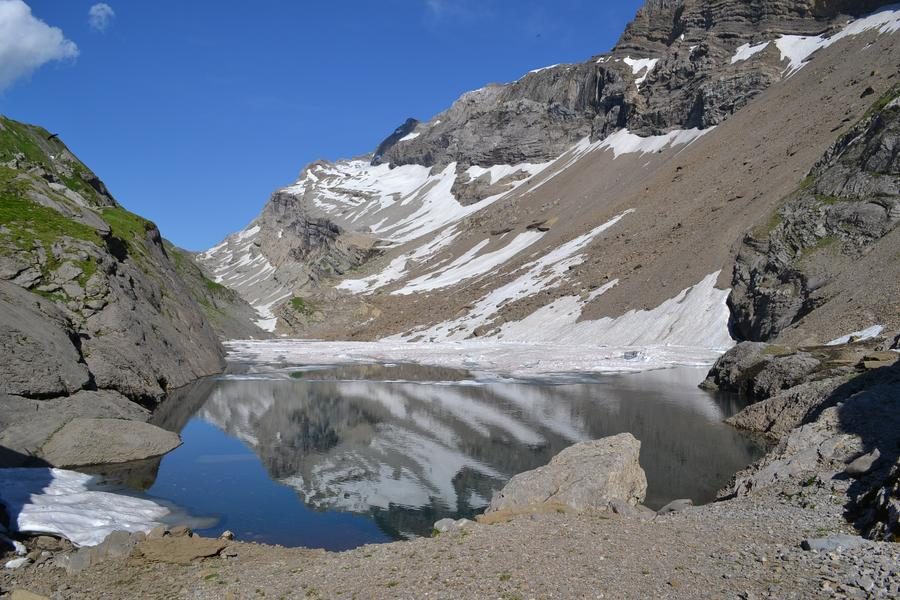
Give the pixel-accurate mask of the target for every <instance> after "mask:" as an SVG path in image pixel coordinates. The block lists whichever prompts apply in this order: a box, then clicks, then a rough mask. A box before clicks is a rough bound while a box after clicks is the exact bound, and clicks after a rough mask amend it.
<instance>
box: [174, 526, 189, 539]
mask: <svg viewBox="0 0 900 600" xmlns="http://www.w3.org/2000/svg"><path fill="white" fill-rule="evenodd" d="M168 535H170V536H171V537H176V538H180V537H191V536H192V535H194V532H193V531H192V530H191V528H190V527H188V526H186V525H175V526H174V527H170V528H169V531H168Z"/></svg>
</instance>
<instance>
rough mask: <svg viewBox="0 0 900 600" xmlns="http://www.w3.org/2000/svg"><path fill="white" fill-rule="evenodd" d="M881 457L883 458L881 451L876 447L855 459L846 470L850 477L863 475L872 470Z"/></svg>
mask: <svg viewBox="0 0 900 600" xmlns="http://www.w3.org/2000/svg"><path fill="white" fill-rule="evenodd" d="M879 458H881V452H880V451H879V450H878V448H875V449H874V450H872V451H871V452H869V453H867V454H863V455H862V456H860V457H858V458H856V459H854V460H853V462H851V463H850V464H848V465H847V468H846V469H844V472H845V473H846V474H847V475H849V476H850V477H862V476H863V475H865V474H866V473H868V472H869V471H871V470H872V467H873V466H874V465H875V463H876V462H877V461H878V459H879Z"/></svg>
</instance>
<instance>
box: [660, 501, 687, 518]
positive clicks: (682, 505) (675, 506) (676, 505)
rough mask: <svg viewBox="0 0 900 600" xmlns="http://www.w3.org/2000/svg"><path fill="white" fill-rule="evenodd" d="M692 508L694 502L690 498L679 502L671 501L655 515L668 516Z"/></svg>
mask: <svg viewBox="0 0 900 600" xmlns="http://www.w3.org/2000/svg"><path fill="white" fill-rule="evenodd" d="M693 506H694V501H693V500H691V499H690V498H684V499H681V500H672V501H671V502H669V503H668V504H666V505H665V506H663V507H662V508H660V509H659V510H658V511H656V514H658V515H668V514H671V513H676V512H682V511H684V510H687V509H689V508H691V507H693Z"/></svg>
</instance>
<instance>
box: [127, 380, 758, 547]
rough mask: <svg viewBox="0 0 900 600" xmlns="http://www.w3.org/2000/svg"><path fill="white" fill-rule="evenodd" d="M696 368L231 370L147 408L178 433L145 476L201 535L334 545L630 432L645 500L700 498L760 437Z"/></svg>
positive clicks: (410, 524) (419, 528)
mask: <svg viewBox="0 0 900 600" xmlns="http://www.w3.org/2000/svg"><path fill="white" fill-rule="evenodd" d="M702 376H703V371H700V370H697V369H669V370H662V371H651V372H646V373H638V374H627V375H604V376H597V377H592V378H584V377H581V378H580V379H571V378H568V379H567V378H556V379H546V380H534V381H527V382H523V381H494V382H482V383H476V382H473V381H471V380H470V379H469V377H470V376H469V375H468V374H467V373H465V372H462V371H454V370H448V369H440V368H431V367H422V366H415V365H365V366H359V365H357V366H345V367H327V368H323V367H316V368H307V369H302V368H289V367H284V366H282V367H280V368H272V369H271V370H270V371H268V372H262V373H260V372H255V373H252V374H249V373H244V374H241V373H235V374H232V375H226V376H222V377H217V378H212V379H207V380H204V381H202V382H199V383H198V384H196V385H194V386H193V387H192V388H190V389H188V390H185V391H184V392H183V393H182V394H181V396H180V397H177V398H174V399H173V400H171V401H170V402H168V403H167V404H166V405H165V406H164V407H162V409H161V410H160V411H159V412H158V413H157V415H156V416H155V423H156V424H158V425H160V426H163V427H166V428H169V429H172V430H175V431H179V432H180V433H181V435H182V438H183V439H184V445H183V446H181V447H180V448H178V449H177V450H175V451H174V452H172V453H170V454H168V455H167V456H165V457H164V458H163V459H162V462H161V463H160V465H159V468H158V471H157V473H156V476H155V480H152V479H151V480H149V481H145V482H144V484H143V485H142V487H144V489H145V491H146V493H147V494H149V495H150V496H151V497H154V498H158V499H161V500H165V501H166V502H168V503H172V504H174V505H176V506H179V507H181V508H183V509H185V510H187V511H188V512H189V513H191V514H192V515H195V516H199V517H206V518H207V519H206V520H205V522H204V524H203V525H201V526H200V527H199V528H197V529H198V531H199V533H201V534H203V535H217V534H219V533H221V532H222V531H224V530H226V529H228V530H231V531H233V532H234V533H235V534H236V535H237V537H238V539H241V540H244V541H261V542H267V543H272V544H283V545H289V546H300V545H302V546H308V547H319V548H327V549H332V550H339V549H346V548H352V547H355V546H359V545H361V544H366V543H373V542H383V541H390V540H394V539H400V538H408V537H412V536H417V535H428V534H429V533H430V532H431V529H432V525H433V523H434V522H435V521H437V520H438V519H441V518H444V517H457V518H458V517H472V516H473V515H475V514H478V513H480V512H482V511H483V510H484V508H485V507H486V505H487V503H488V502H489V501H490V498H491V495H492V494H493V493H494V491H496V490H499V489H500V488H501V487H503V484H504V483H505V482H506V481H507V480H508V479H509V478H510V477H512V476H513V475H515V474H516V473H519V472H521V471H525V470H528V469H533V468H535V467H538V466H541V465H543V464H546V463H547V462H548V461H549V460H550V459H551V458H552V457H553V456H554V455H555V454H556V453H558V452H559V451H560V450H562V449H563V448H565V447H567V446H569V445H571V444H573V443H576V442H579V441H583V440H589V439H595V438H600V437H604V436H608V435H614V434H617V433H621V432H624V431H629V432H631V433H633V434H634V435H635V436H636V437H637V438H638V439H639V440H641V442H642V449H641V457H640V461H641V465H642V466H643V468H644V470H645V471H646V473H647V479H648V484H649V488H648V493H647V501H646V504H647V505H648V506H650V507H654V508H655V507H659V506H661V505H663V504H665V503H666V502H668V501H670V500H672V499H675V498H692V499H693V500H694V501H695V502H697V503H702V502H708V501H710V500H711V499H713V498H714V496H715V493H716V490H717V489H719V488H720V487H722V486H723V485H724V484H726V483H727V482H728V480H729V478H730V477H731V475H732V474H733V473H734V472H735V471H737V470H738V469H740V468H742V467H744V466H746V465H747V464H749V463H750V462H752V461H753V460H754V459H755V458H757V457H758V456H759V455H760V454H761V453H762V451H763V448H762V447H760V446H759V445H758V444H757V443H755V442H754V441H752V440H750V439H749V438H747V437H744V436H743V435H741V434H740V433H739V432H737V431H735V430H733V429H732V428H730V427H728V426H727V425H725V424H723V423H722V420H723V419H724V418H727V417H728V416H730V415H731V414H733V413H734V412H736V411H737V410H739V409H740V408H741V406H739V405H738V404H737V403H736V401H735V400H734V399H727V398H722V397H718V396H715V395H713V394H710V393H708V392H704V391H702V390H699V389H698V388H697V382H698V381H699V380H700V379H702Z"/></svg>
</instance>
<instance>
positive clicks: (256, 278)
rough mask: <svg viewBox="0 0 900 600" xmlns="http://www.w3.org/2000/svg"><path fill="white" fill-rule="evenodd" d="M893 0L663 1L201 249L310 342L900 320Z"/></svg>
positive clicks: (690, 342)
mask: <svg viewBox="0 0 900 600" xmlns="http://www.w3.org/2000/svg"><path fill="white" fill-rule="evenodd" d="M885 4H886V3H885V2H849V1H835V2H823V1H818V0H816V1H810V0H759V1H755V2H737V1H728V0H722V1H718V2H710V1H708V0H650V1H648V2H647V3H646V5H645V6H644V7H643V8H642V9H641V10H640V11H639V13H638V14H637V16H636V18H635V20H634V21H633V22H632V23H631V24H630V25H629V26H628V27H627V29H626V31H625V33H624V34H623V36H622V38H621V39H620V41H619V42H618V44H617V45H616V46H615V47H614V48H613V49H612V50H611V51H610V52H609V53H606V54H601V55H598V56H595V57H592V58H591V59H590V60H588V61H586V62H584V63H579V64H571V65H554V66H551V67H546V68H543V69H537V70H535V71H532V72H530V73H527V74H526V75H524V76H523V77H522V78H521V79H519V80H518V81H515V82H512V83H509V84H505V85H488V86H486V87H484V88H482V89H479V90H476V91H473V92H469V93H467V94H465V95H463V96H462V97H461V98H459V99H458V100H457V101H456V102H454V103H453V104H452V105H451V107H450V108H449V109H447V110H446V111H444V112H443V113H441V114H438V115H436V116H435V117H433V118H432V119H430V120H428V121H426V122H419V121H417V120H415V119H410V120H407V121H406V122H405V124H404V125H403V126H401V127H400V128H398V129H397V130H396V131H395V132H393V133H392V134H391V136H389V137H388V138H387V139H386V140H385V141H384V142H383V143H382V144H380V145H379V147H378V148H377V150H376V151H375V152H373V153H372V154H371V155H368V156H364V157H358V158H355V159H350V160H340V161H336V162H324V161H320V162H316V163H313V164H311V165H309V166H307V167H306V168H305V169H304V170H303V171H302V173H301V175H300V177H299V179H298V180H297V182H296V183H295V184H293V185H291V186H288V187H286V188H284V189H282V190H279V191H277V192H276V193H275V194H274V195H273V196H272V198H271V199H270V201H269V202H268V203H267V204H266V206H265V207H264V208H263V210H262V213H261V214H260V215H259V216H258V217H257V218H256V219H255V220H254V221H253V222H252V223H250V225H248V227H247V228H245V229H244V230H243V231H241V232H239V233H236V234H233V235H231V236H229V237H228V238H226V239H225V240H224V241H223V242H222V243H221V244H219V245H217V246H215V247H214V248H211V249H209V250H208V251H206V252H204V253H201V254H199V255H198V256H197V257H196V258H197V260H198V262H199V264H200V265H201V266H202V268H203V269H204V270H205V271H206V272H207V273H209V274H210V276H211V277H213V278H214V279H215V280H216V281H217V282H219V283H221V284H223V285H225V286H228V287H230V288H232V289H234V290H235V291H237V292H238V293H239V294H241V295H242V296H243V297H244V298H245V299H246V300H247V301H248V302H249V303H250V304H251V305H253V306H254V308H256V309H257V311H258V312H259V317H258V321H259V324H260V325H262V326H264V327H266V328H267V329H270V330H274V331H277V332H279V333H283V334H291V335H296V336H303V337H313V338H326V339H329V338H330V339H365V340H373V339H385V338H388V339H397V340H399V339H404V340H435V341H438V340H447V339H455V340H461V339H467V338H471V337H482V338H484V337H486V338H490V339H496V340H503V341H529V342H566V343H601V344H608V345H621V346H635V345H637V346H654V345H656V346H662V345H676V346H692V347H700V348H706V349H709V350H711V351H716V352H718V351H720V350H721V349H723V348H726V347H728V346H730V345H731V344H732V343H733V342H732V338H733V337H734V336H737V337H741V338H745V339H765V340H774V339H779V338H780V337H784V338H790V339H793V340H803V341H806V342H810V341H817V342H824V341H827V340H829V339H832V338H836V337H838V336H842V335H844V334H846V333H847V332H851V331H855V330H862V329H865V328H869V327H870V326H873V325H879V326H882V327H887V328H892V329H900V311H898V310H897V304H896V300H895V299H896V298H897V294H896V282H897V281H898V278H897V277H895V276H892V275H891V274H892V273H894V272H895V271H894V270H895V269H896V265H897V261H896V257H895V256H894V255H893V254H892V252H894V253H895V252H896V247H897V243H896V235H897V233H896V224H897V220H898V215H897V208H896V207H897V204H896V202H897V198H898V188H897V165H898V162H897V155H896V151H895V150H894V148H896V136H895V132H896V130H895V118H896V114H895V113H896V110H895V108H896V102H895V99H896V97H897V95H898V92H897V89H898V88H897V87H896V85H897V83H898V81H897V70H896V65H897V64H900V44H898V43H897V34H896V31H897V30H898V29H900V8H898V7H897V6H895V5H891V6H883V5H885ZM872 11H874V12H872ZM863 265H864V267H863ZM879 269H886V271H883V272H884V273H885V276H883V277H882V276H880V275H879V272H880V271H879Z"/></svg>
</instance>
